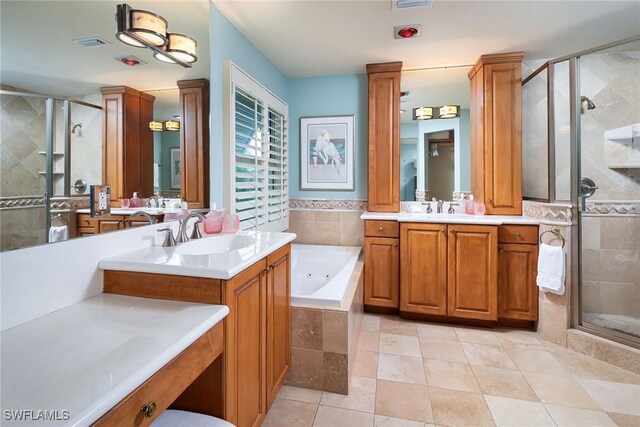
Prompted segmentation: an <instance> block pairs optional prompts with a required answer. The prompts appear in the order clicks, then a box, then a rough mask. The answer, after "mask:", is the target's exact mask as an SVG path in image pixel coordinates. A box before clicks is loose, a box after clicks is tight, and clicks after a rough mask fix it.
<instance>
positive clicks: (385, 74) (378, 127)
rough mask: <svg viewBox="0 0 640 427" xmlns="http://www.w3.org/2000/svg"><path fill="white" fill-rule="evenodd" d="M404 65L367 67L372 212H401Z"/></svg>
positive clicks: (373, 65)
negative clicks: (401, 79) (401, 136)
mask: <svg viewBox="0 0 640 427" xmlns="http://www.w3.org/2000/svg"><path fill="white" fill-rule="evenodd" d="M401 70H402V62H388V63H383V64H367V75H368V78H369V175H368V209H369V211H371V212H398V211H400V72H401Z"/></svg>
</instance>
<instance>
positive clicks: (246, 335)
mask: <svg viewBox="0 0 640 427" xmlns="http://www.w3.org/2000/svg"><path fill="white" fill-rule="evenodd" d="M266 265H267V263H266V260H261V261H259V262H257V263H256V264H254V265H252V266H251V267H249V268H248V269H246V270H245V271H243V272H242V273H240V274H239V275H237V276H236V277H234V278H233V279H231V280H228V281H226V282H225V284H224V288H225V290H224V302H223V304H225V305H227V306H228V307H229V315H228V316H227V317H226V318H225V320H224V325H225V326H224V335H225V350H224V378H225V380H224V382H225V390H224V400H225V414H224V418H225V419H226V420H227V421H229V422H230V423H232V424H234V425H236V426H237V427H253V426H258V425H260V424H261V423H262V421H263V419H264V417H265V415H266V412H267V405H266V399H265V368H266V366H265V361H266V354H265V347H266V339H265V338H266V311H265V306H266V292H265V291H266V286H265V281H266V272H265V269H266Z"/></svg>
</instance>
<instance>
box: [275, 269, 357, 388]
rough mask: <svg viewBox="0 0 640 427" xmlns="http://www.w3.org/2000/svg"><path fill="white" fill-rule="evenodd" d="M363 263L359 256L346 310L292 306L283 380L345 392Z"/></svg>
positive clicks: (350, 370)
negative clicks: (288, 359)
mask: <svg viewBox="0 0 640 427" xmlns="http://www.w3.org/2000/svg"><path fill="white" fill-rule="evenodd" d="M362 267H363V263H362V260H359V261H358V263H357V264H356V267H355V269H354V272H353V275H352V277H351V282H350V284H349V288H348V289H347V293H346V296H345V298H352V301H351V304H350V306H349V309H348V310H337V309H327V308H322V307H313V306H302V305H295V306H292V307H291V369H290V371H289V376H288V377H287V380H286V382H285V384H287V385H290V386H297V387H302V388H308V389H313V390H323V391H328V392H333V393H340V394H347V391H348V390H349V384H350V382H351V381H350V379H351V376H352V374H353V369H354V365H355V363H356V353H357V351H356V350H357V345H358V338H359V336H360V334H359V331H360V324H361V320H362V316H363V312H364V306H363V296H364V295H363V292H364V282H363V274H362Z"/></svg>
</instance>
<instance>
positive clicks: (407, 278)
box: [400, 223, 498, 320]
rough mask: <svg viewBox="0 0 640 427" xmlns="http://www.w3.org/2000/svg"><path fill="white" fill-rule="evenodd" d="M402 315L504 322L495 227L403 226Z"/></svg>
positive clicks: (414, 224)
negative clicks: (411, 314)
mask: <svg viewBox="0 0 640 427" xmlns="http://www.w3.org/2000/svg"><path fill="white" fill-rule="evenodd" d="M400 229H401V231H400V242H401V258H400V259H401V264H402V273H401V276H400V311H401V312H404V313H414V314H428V315H438V316H450V317H457V318H465V319H477V320H497V319H498V284H497V253H498V248H497V242H498V239H497V237H498V231H497V227H495V226H483V225H446V224H429V223H403V224H402V225H401V228H400Z"/></svg>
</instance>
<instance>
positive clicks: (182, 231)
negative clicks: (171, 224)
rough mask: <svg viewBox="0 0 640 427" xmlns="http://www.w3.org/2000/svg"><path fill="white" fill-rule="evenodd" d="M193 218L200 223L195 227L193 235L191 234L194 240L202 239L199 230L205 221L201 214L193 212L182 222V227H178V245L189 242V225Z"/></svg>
mask: <svg viewBox="0 0 640 427" xmlns="http://www.w3.org/2000/svg"><path fill="white" fill-rule="evenodd" d="M191 218H198V221H197V222H196V223H195V225H194V230H193V233H191V238H192V239H199V238H200V237H202V235H201V234H200V230H198V224H200V223H201V222H202V221H204V216H202V214H199V213H198V212H191V213H190V214H189V215H187V216H185V217H184V218H182V219H181V220H180V226H179V227H178V238H177V239H176V242H177V243H184V242H188V241H189V236H187V223H188V222H189V220H190V219H191Z"/></svg>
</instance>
